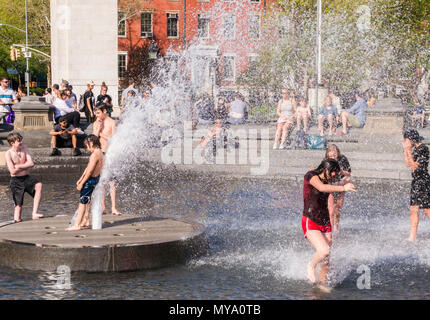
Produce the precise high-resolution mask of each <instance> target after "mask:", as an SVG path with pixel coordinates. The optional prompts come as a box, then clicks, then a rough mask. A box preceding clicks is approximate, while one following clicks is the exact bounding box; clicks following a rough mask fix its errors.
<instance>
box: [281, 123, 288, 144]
mask: <svg viewBox="0 0 430 320" xmlns="http://www.w3.org/2000/svg"><path fill="white" fill-rule="evenodd" d="M287 134H288V122H285V123H284V125H283V126H282V138H281V144H285V141H286V140H287Z"/></svg>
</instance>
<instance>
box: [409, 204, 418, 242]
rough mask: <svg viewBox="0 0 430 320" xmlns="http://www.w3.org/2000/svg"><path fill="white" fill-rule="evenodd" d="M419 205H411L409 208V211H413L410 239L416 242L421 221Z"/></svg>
mask: <svg viewBox="0 0 430 320" xmlns="http://www.w3.org/2000/svg"><path fill="white" fill-rule="evenodd" d="M418 209H419V207H418V206H411V207H410V208H409V211H410V213H411V217H410V220H411V229H410V233H409V238H408V241H410V242H414V241H415V240H416V238H417V231H418V222H419V215H418Z"/></svg>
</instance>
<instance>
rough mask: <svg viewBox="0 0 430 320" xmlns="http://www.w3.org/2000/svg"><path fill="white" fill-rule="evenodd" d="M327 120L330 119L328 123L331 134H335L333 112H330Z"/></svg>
mask: <svg viewBox="0 0 430 320" xmlns="http://www.w3.org/2000/svg"><path fill="white" fill-rule="evenodd" d="M327 120H328V125H329V130H330V131H329V133H328V134H329V135H330V136H331V135H332V134H333V131H334V130H333V115H332V114H330V115H329V116H328V118H327Z"/></svg>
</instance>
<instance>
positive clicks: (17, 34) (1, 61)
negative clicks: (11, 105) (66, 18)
mask: <svg viewBox="0 0 430 320" xmlns="http://www.w3.org/2000/svg"><path fill="white" fill-rule="evenodd" d="M0 8H1V10H0V23H3V24H9V25H13V26H15V27H17V28H20V29H23V30H25V1H24V0H16V1H10V0H0ZM49 8H50V1H49V0H28V31H29V32H28V35H29V39H28V41H29V46H33V47H35V48H36V49H37V50H40V51H43V52H46V53H47V54H49V52H50V44H51V41H50V39H51V31H50V25H49V14H50V9H49ZM12 44H25V33H23V32H21V31H19V30H16V29H14V28H11V27H8V26H0V76H7V77H9V78H12V79H13V80H14V82H18V77H17V76H11V75H9V74H8V73H7V69H10V68H15V69H17V70H18V72H19V73H20V74H21V78H23V76H22V74H23V73H24V72H25V69H26V62H25V59H24V58H23V57H21V58H20V59H19V60H18V61H16V62H13V61H11V60H10V46H11V45H12ZM47 65H48V60H47V58H45V57H43V56H42V55H38V54H32V58H31V59H30V73H31V74H33V75H34V76H36V77H37V78H39V79H45V78H46V73H47Z"/></svg>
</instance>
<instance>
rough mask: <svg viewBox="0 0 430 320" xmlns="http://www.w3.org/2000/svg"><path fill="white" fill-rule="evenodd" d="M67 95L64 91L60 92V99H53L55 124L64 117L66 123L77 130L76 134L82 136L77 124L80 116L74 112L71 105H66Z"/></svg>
mask: <svg viewBox="0 0 430 320" xmlns="http://www.w3.org/2000/svg"><path fill="white" fill-rule="evenodd" d="M66 100H67V93H66V92H65V91H61V93H60V97H58V98H57V99H55V101H54V106H55V115H54V119H55V123H58V120H59V118H60V117H64V118H65V119H66V120H67V122H68V123H70V124H72V125H73V126H74V127H75V128H78V133H79V134H82V133H83V132H82V131H81V130H80V129H79V125H80V124H79V122H80V120H81V114H80V113H79V112H78V111H75V109H74V108H73V106H72V105H68V104H67V103H66Z"/></svg>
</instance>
